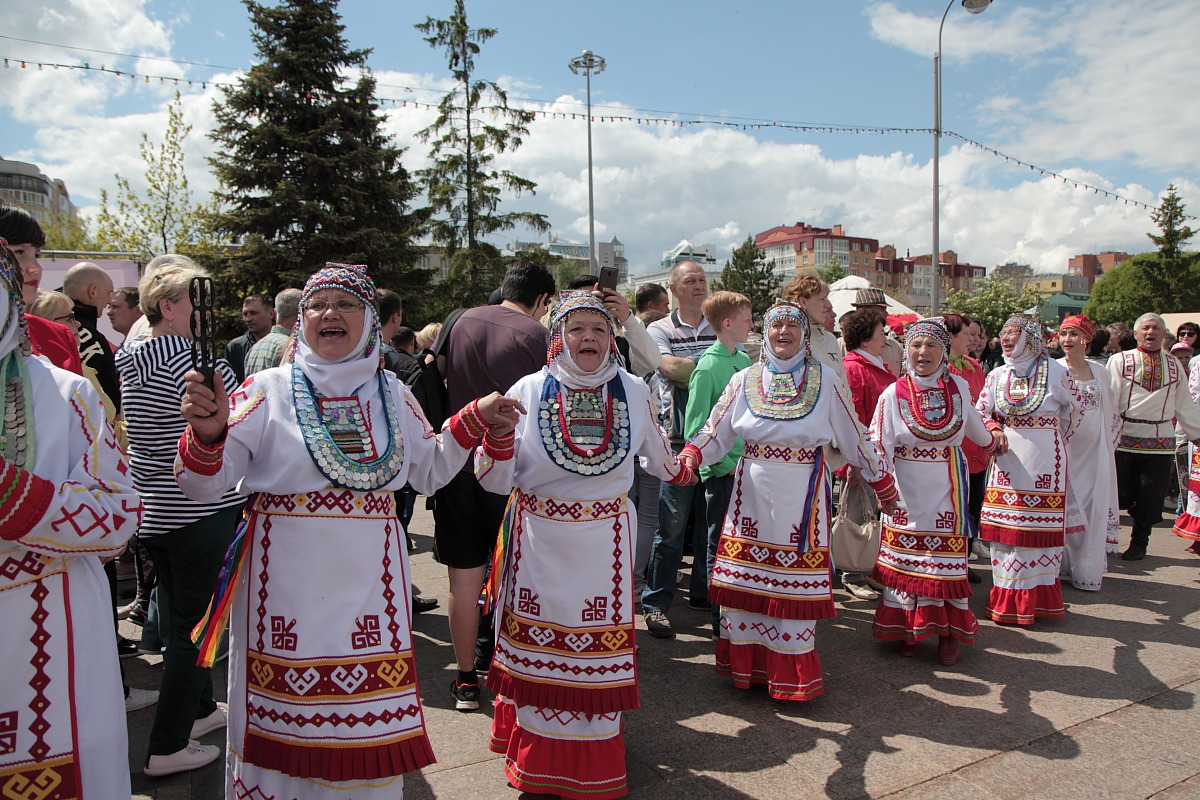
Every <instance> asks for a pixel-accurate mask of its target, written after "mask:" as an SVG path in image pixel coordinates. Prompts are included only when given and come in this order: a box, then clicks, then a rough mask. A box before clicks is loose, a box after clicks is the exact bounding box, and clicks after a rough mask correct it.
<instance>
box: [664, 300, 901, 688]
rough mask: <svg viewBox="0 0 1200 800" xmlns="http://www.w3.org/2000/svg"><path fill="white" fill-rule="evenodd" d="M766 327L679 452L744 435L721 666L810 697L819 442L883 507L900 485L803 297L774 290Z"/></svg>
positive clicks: (819, 596) (690, 459) (823, 577)
mask: <svg viewBox="0 0 1200 800" xmlns="http://www.w3.org/2000/svg"><path fill="white" fill-rule="evenodd" d="M763 326H764V327H765V328H766V337H767V341H766V343H765V346H764V347H763V351H762V355H763V359H764V362H765V363H762V364H756V365H754V366H751V367H748V368H747V369H744V370H742V371H741V372H739V373H737V374H736V375H734V376H733V380H731V381H730V382H729V385H728V386H727V387H726V388H725V392H724V394H722V395H721V399H720V400H718V401H717V405H716V407H714V408H713V411H712V414H711V415H710V416H709V418H708V422H706V423H705V425H704V427H703V428H702V429H701V430H700V432H699V433H698V434H696V436H695V437H694V438H693V439H692V441H691V442H690V443H689V444H688V445H686V446H685V447H684V449H683V452H682V453H680V460H681V461H684V462H685V463H688V464H689V466H695V465H698V464H700V463H702V462H703V461H715V460H717V459H719V458H721V457H722V456H724V455H725V454H726V453H727V452H729V448H730V447H731V446H732V445H733V442H734V439H735V438H736V437H738V436H741V437H742V439H743V440H744V441H745V443H746V448H745V451H744V452H743V454H742V458H741V460H740V461H739V462H738V465H737V467H735V468H734V473H733V474H734V487H733V494H732V499H731V500H730V503H729V510H728V511H727V512H726V514H725V524H724V527H723V529H722V531H721V540H720V542H719V544H718V546H717V558H716V561H715V563H714V564H713V570H712V586H711V588H710V590H709V591H710V596H711V597H712V599H713V601H714V602H715V603H718V604H720V606H721V628H720V639H719V640H718V642H717V673H718V674H720V675H730V676H732V677H733V685H734V686H737V687H739V688H742V689H747V688H749V687H750V686H751V685H752V684H766V685H767V689H768V691H769V692H770V695H771V697H773V698H775V699H777V700H811V699H812V698H814V697H816V696H817V695H819V694H821V693H822V692H823V691H824V688H823V686H824V685H823V683H822V678H821V662H820V660H819V659H818V658H817V651H816V644H815V637H816V627H817V620H819V619H825V618H827V617H832V616H834V608H833V590H832V586H831V583H830V572H829V570H830V563H829V508H830V503H831V492H830V486H829V484H830V477H829V471H828V469H827V468H826V464H825V445H834V446H836V447H837V449H838V450H839V451H840V452H841V454H842V455H843V456H844V457H845V459H846V461H847V462H849V463H850V464H851V465H853V466H854V467H857V468H858V469H859V470H861V471H862V473H861V474H862V478H863V479H864V480H866V481H867V482H868V483H870V485H871V488H873V489H875V491H876V493H877V494H878V495H879V502H880V506H881V508H883V509H884V510H885V511H889V512H890V511H894V510H895V509H896V489H895V485H894V481H893V479H892V476H891V474H890V473H889V472H888V470H887V467H886V465H885V464H884V461H883V459H882V457H881V456H880V454H879V452H878V450H877V449H876V448H875V447H874V445H872V444H871V443H870V442H869V441H868V440H867V438H866V435H865V432H864V430H863V427H862V424H861V423H860V422H859V421H858V417H857V416H856V415H855V411H854V403H853V401H852V400H851V399H850V390H849V389H848V388H847V387H846V384H845V382H844V381H843V380H842V379H841V378H840V377H838V376H837V374H836V373H834V371H833V370H832V369H831V368H829V367H827V366H825V365H824V364H822V363H821V362H819V361H817V360H816V358H815V357H814V356H813V354H812V352H811V351H810V349H809V347H808V329H809V321H808V317H807V316H805V314H804V311H803V310H801V308H800V306H798V305H796V304H794V303H789V302H787V301H784V300H780V301H779V302H777V303H776V304H775V305H773V306H771V307H770V308H769V309H767V312H766V314H765V315H764V316H763Z"/></svg>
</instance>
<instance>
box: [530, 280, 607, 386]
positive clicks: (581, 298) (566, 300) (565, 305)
mask: <svg viewBox="0 0 1200 800" xmlns="http://www.w3.org/2000/svg"><path fill="white" fill-rule="evenodd" d="M583 311H587V312H591V313H594V314H599V315H600V316H602V317H604V319H605V321H606V322H607V323H608V358H607V359H605V360H604V362H603V363H602V364H601V365H600V366H599V367H597V368H596V369H594V370H591V371H590V372H588V371H585V370H582V369H580V368H579V365H578V364H576V363H575V359H573V358H571V351H570V350H569V349H568V348H567V343H566V332H567V320H568V319H569V318H570V316H571V315H572V314H575V313H579V312H583ZM546 362H547V364H548V365H549V368H550V374H551V375H553V376H554V378H555V379H556V380H557V381H558V382H559V383H561V384H562V385H563V386H566V387H567V388H568V389H576V390H578V389H598V388H600V387H601V386H604V385H605V384H606V383H608V382H609V381H611V380H612V379H613V378H614V377H616V375H617V370H619V369H620V364H619V362H618V361H617V342H616V325H615V324H614V323H613V319H612V317H611V316H610V315H609V313H608V308H607V307H605V305H604V303H602V302H600V300H598V299H597V298H596V296H595V295H594V294H592V293H591V292H588V291H566V292H561V293H560V294H559V302H558V305H556V306H555V308H554V316H553V317H551V319H550V349H549V351H548V352H547V357H546Z"/></svg>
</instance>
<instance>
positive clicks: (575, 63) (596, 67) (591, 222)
mask: <svg viewBox="0 0 1200 800" xmlns="http://www.w3.org/2000/svg"><path fill="white" fill-rule="evenodd" d="M989 2H990V0H989ZM567 66H568V67H570V68H571V72H574V73H575V74H576V75H578V74H579V73H580V71H582V72H583V74H584V76H586V78H587V132H588V263H589V264H591V268H592V274H593V275H596V274H598V272H597V271H598V269H599V267H598V264H599V261H598V260H597V258H596V203H595V197H594V194H593V192H592V76H593V75H599V74H600V73H601V72H604V67H605V61H604V58H603V57H601V56H598V55H596V54H595V53H593V52H592V51H591V50H584V51H583V55H581V56H578V57H576V58H572V59H571V63H569V64H567Z"/></svg>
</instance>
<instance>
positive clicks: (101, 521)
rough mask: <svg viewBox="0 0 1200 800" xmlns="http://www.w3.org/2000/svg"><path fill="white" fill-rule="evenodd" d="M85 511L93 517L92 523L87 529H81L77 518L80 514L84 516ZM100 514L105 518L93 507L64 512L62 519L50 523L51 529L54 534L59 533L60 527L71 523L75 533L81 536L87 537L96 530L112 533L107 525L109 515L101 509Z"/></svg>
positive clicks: (85, 506) (84, 506)
mask: <svg viewBox="0 0 1200 800" xmlns="http://www.w3.org/2000/svg"><path fill="white" fill-rule="evenodd" d="M84 511H86V512H88V514H90V515H91V517H92V522H91V524H90V525H88V526H87V527H86V528H80V527H79V523H77V522H76V521H75V518H76V517H78V516H79V515H80V514H82V513H83V512H84ZM100 514H101V515H103V516H101V515H97V514H96V512H95V510H94V509H93V508H92V507H91V506H88V505H81V506H80V507H79V508H77V509H75V512H74V513H72V512H70V511H66V510H64V511H63V515H62V516H61V517H59V518H58V519H56V520H54V522H52V523H50V527H52V528H53V529H54V532H55V533H57V532H58V529H59V526H60V525H62V524H63V523H65V522H69V523H71V527H73V528H74V529H75V533H77V534H78V535H79V536H87V535H88V534H89V533H91V532H92V531H94V530H95V529H96V528H101V529H103V530H104V532H105V533H112V529H110V528H109V527H108V525H106V524H105V523H106V522H108V517H109V513H108V512H107V511H105V510H104V509H100Z"/></svg>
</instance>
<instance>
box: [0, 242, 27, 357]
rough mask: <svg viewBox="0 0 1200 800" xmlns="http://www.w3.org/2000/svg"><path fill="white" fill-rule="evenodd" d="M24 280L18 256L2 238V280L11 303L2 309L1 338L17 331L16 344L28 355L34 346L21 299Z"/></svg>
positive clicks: (0, 280)
mask: <svg viewBox="0 0 1200 800" xmlns="http://www.w3.org/2000/svg"><path fill="white" fill-rule="evenodd" d="M23 280H24V278H23V277H22V275H21V265H20V264H18V263H17V257H16V256H15V255H13V252H12V251H11V250H9V249H8V242H7V241H5V240H4V239H0V282H2V283H3V285H4V289H5V291H7V292H8V304H9V307H8V308H7V309H4V310H2V311H0V313H3V314H4V326H3V328H0V340H7V339H8V338H9V335H10V332H13V331H16V332H17V341H16V345H17V347H20V348H21V352H22V353H23V354H24V355H27V356H28V355H31V354H32V353H33V346H32V345H31V343H30V341H29V328H28V326H27V325H26V323H25V304H24V302H22V300H21V284H22V282H23ZM14 326H15V327H14ZM0 355H3V354H0Z"/></svg>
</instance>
